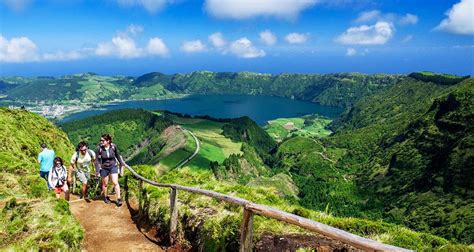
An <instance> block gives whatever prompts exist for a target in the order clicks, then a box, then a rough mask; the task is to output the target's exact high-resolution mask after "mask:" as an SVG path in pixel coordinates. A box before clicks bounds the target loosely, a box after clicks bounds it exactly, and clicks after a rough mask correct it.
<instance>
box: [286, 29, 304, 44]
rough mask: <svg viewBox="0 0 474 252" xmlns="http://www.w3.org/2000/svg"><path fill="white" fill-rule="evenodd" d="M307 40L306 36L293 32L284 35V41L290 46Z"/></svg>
mask: <svg viewBox="0 0 474 252" xmlns="http://www.w3.org/2000/svg"><path fill="white" fill-rule="evenodd" d="M308 38H309V36H308V34H303V33H296V32H293V33H290V34H288V35H286V37H285V40H286V42H288V43H290V44H302V43H305V42H306V41H308Z"/></svg>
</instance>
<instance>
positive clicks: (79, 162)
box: [67, 141, 95, 200]
mask: <svg viewBox="0 0 474 252" xmlns="http://www.w3.org/2000/svg"><path fill="white" fill-rule="evenodd" d="M94 162H95V152H94V151H92V150H90V149H89V147H88V145H87V143H86V142H84V141H81V142H80V143H79V144H78V145H77V148H76V152H74V154H72V157H71V162H70V166H69V171H68V177H67V179H68V180H67V182H68V184H71V182H72V172H75V174H76V178H77V179H79V181H81V183H82V190H81V195H80V197H79V198H80V199H82V198H85V199H86V200H87V199H88V197H87V181H88V180H89V179H90V164H93V163H94Z"/></svg>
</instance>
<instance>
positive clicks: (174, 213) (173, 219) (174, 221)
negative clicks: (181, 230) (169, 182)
mask: <svg viewBox="0 0 474 252" xmlns="http://www.w3.org/2000/svg"><path fill="white" fill-rule="evenodd" d="M177 194H178V191H177V190H176V188H171V192H170V244H171V245H173V243H174V242H175V241H176V238H177V232H176V229H177V226H178V195H177Z"/></svg>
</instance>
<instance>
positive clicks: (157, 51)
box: [147, 37, 169, 56]
mask: <svg viewBox="0 0 474 252" xmlns="http://www.w3.org/2000/svg"><path fill="white" fill-rule="evenodd" d="M147 52H148V53H149V54H152V55H160V56H167V55H168V54H169V49H168V47H167V46H166V44H165V42H163V40H162V39H161V38H158V37H155V38H151V39H150V40H149V41H148V46H147Z"/></svg>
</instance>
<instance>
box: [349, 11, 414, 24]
mask: <svg viewBox="0 0 474 252" xmlns="http://www.w3.org/2000/svg"><path fill="white" fill-rule="evenodd" d="M380 21H383V22H387V23H395V22H397V23H399V24H401V25H414V24H417V23H418V16H416V15H414V14H411V13H407V14H405V15H404V16H401V15H399V14H395V13H382V12H381V11H379V10H371V11H364V12H361V13H360V14H359V16H358V17H357V18H356V19H355V20H354V22H355V23H370V22H380Z"/></svg>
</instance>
